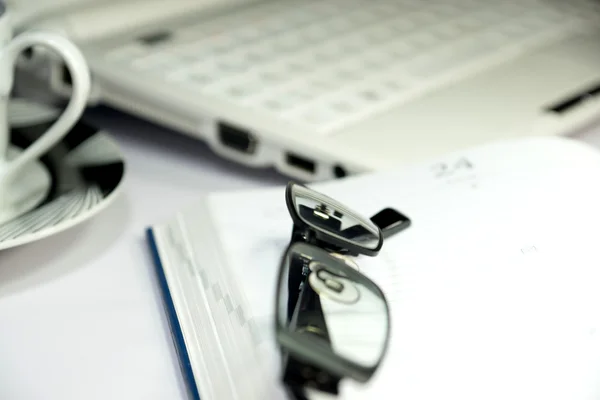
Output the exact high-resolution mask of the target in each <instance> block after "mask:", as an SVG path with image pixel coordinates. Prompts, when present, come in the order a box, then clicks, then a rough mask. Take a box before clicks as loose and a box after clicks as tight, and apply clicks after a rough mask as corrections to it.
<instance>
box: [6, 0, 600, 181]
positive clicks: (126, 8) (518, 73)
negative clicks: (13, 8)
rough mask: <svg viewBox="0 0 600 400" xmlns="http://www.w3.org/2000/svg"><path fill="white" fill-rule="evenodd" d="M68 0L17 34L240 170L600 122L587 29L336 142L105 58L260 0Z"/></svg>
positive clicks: (392, 158) (291, 168) (452, 84)
mask: <svg viewBox="0 0 600 400" xmlns="http://www.w3.org/2000/svg"><path fill="white" fill-rule="evenodd" d="M64 1H66V2H68V1H70V2H71V4H72V5H71V6H70V7H66V8H58V9H59V10H60V12H54V13H52V12H48V13H46V14H45V15H46V16H47V17H44V16H40V15H38V16H37V18H32V17H29V18H26V17H24V15H27V12H20V13H18V12H15V13H16V14H17V15H20V17H19V19H20V20H21V21H24V22H23V24H22V25H21V28H23V27H39V28H48V29H53V30H58V31H61V32H63V33H64V34H65V35H67V36H69V37H70V38H72V39H73V40H74V41H75V42H76V43H78V44H79V45H80V47H81V49H82V50H83V52H84V54H85V55H86V57H87V59H88V61H89V64H90V67H91V70H92V73H93V79H94V82H95V91H94V96H93V98H92V102H101V103H104V104H108V105H110V106H113V107H116V108H117V109H121V110H124V111H126V112H129V113H132V114H134V115H137V116H141V117H142V118H146V119H148V120H151V121H153V122H156V123H159V124H162V125H165V126H167V127H170V128H174V129H176V130H179V131H181V132H183V133H185V134H188V135H191V136H193V137H197V138H199V139H201V140H204V141H206V142H207V143H208V144H209V145H210V146H211V147H212V148H213V149H214V151H215V152H217V153H218V154H220V155H222V156H223V157H226V158H229V159H232V160H234V161H236V162H240V163H243V164H246V165H248V166H252V167H267V166H274V167H275V168H276V169H278V170H279V171H281V172H283V173H284V174H287V175H291V176H294V177H297V178H298V179H302V180H322V179H328V178H332V177H336V176H338V177H339V176H343V175H345V174H353V173H359V172H364V171H371V170H377V169H382V168H387V167H390V166H392V165H395V164H399V163H405V162H412V161H417V160H419V159H422V158H425V157H433V156H436V155H438V154H443V153H445V152H448V151H453V150H455V149H458V148H462V147H465V146H473V145H477V144H481V143H484V142H487V141H490V140H493V139H498V138H510V137H518V136H524V135H564V134H570V133H573V132H575V131H577V130H579V129H584V128H585V127H586V126H588V125H589V124H592V123H594V122H595V120H596V118H597V117H598V116H600V103H599V102H598V100H597V99H596V98H595V97H594V96H585V94H586V93H589V92H590V91H592V92H593V91H594V90H597V89H598V88H599V87H600V30H599V31H598V32H593V31H590V30H589V29H588V30H587V31H585V30H582V34H581V35H580V36H578V37H572V38H569V39H567V40H565V41H563V42H562V43H558V44H554V45H552V46H551V47H548V48H543V49H540V50H539V51H536V52H534V53H527V54H520V53H519V52H518V51H515V54H514V57H508V58H506V60H505V61H504V62H503V63H501V64H498V65H496V66H494V67H492V68H490V69H487V70H482V71H479V72H478V71H467V74H468V76H467V74H465V76H463V77H460V76H452V77H449V79H448V80H447V81H446V82H445V85H444V86H442V87H438V88H437V89H436V90H433V91H431V92H429V93H427V94H424V95H423V96H421V97H419V98H417V99H414V100H411V101H409V102H407V103H404V104H401V105H399V106H394V107H392V108H390V109H388V110H385V111H382V112H380V113H378V114H375V115H373V116H371V117H368V118H366V119H364V120H360V121H358V122H356V123H351V124H349V125H346V126H344V127H343V128H341V129H338V130H335V131H333V132H331V133H329V134H315V132H313V131H310V130H309V129H307V128H306V127H302V126H298V125H296V124H291V123H289V121H285V120H280V119H276V118H265V116H264V115H261V114H260V113H256V112H255V111H253V110H251V109H246V108H243V107H237V106H232V105H231V104H229V103H225V102H222V101H220V100H219V99H217V98H211V97H207V96H202V95H199V94H198V93H197V92H196V91H194V90H187V89H186V88H177V89H175V88H174V87H173V86H172V85H171V84H169V83H167V82H165V81H152V82H151V83H150V82H148V79H147V78H145V77H144V76H136V75H135V74H131V73H126V72H124V71H122V70H120V69H116V68H115V65H114V63H112V62H111V61H109V60H107V59H106V58H105V56H104V52H103V51H102V49H105V48H107V47H110V46H113V45H115V44H116V43H123V42H127V41H133V40H135V38H136V37H138V36H139V35H142V34H148V33H152V32H153V31H157V30H162V29H169V28H171V29H177V28H178V27H179V26H182V25H185V23H188V22H189V21H193V20H194V18H192V17H189V16H196V15H200V14H201V13H202V12H205V13H210V12H211V11H212V10H213V9H215V6H216V5H218V7H219V8H221V7H233V6H236V5H238V4H239V5H241V4H242V3H243V4H249V3H252V1H244V0H237V1H236V0H227V1H225V0H206V1H202V2H200V1H197V0H174V1H170V2H165V1H162V0H154V1H108V0H107V1H100V0H97V1H90V0H64ZM75 3H77V5H75ZM32 5H33V3H32ZM69 10H72V11H69ZM132 15H135V18H132ZM599 26H600V25H599ZM30 64H31V65H34V64H35V60H32V61H31V62H30ZM51 71H52V72H51V74H50V85H51V87H52V89H53V90H54V91H55V92H56V93H59V94H63V95H65V94H68V92H69V88H68V85H65V84H64V82H63V80H62V72H61V71H62V65H61V63H60V61H59V60H54V61H52V66H51ZM574 97H581V98H583V97H585V98H586V100H585V101H574V102H572V103H573V104H575V105H573V106H572V107H567V109H566V110H564V111H562V112H560V113H557V112H552V111H548V110H547V108H549V107H551V106H556V105H559V104H561V103H564V102H565V101H568V100H569V99H572V98H574ZM219 121H227V122H231V123H234V124H235V125H236V126H238V127H243V128H244V129H245V130H247V131H248V132H250V133H251V134H252V135H253V136H254V137H255V138H256V146H255V152H254V153H253V154H245V153H240V152H239V151H236V150H232V149H230V148H228V147H226V146H224V145H223V144H222V143H221V142H220V141H219V139H218V136H217V126H218V125H217V124H218V122H219ZM288 153H293V154H294V155H297V156H298V157H300V158H301V159H303V160H308V162H309V163H313V167H314V168H313V171H311V172H309V171H306V170H304V169H302V168H298V167H297V165H292V164H291V163H290V160H289V158H288V157H287V155H288Z"/></svg>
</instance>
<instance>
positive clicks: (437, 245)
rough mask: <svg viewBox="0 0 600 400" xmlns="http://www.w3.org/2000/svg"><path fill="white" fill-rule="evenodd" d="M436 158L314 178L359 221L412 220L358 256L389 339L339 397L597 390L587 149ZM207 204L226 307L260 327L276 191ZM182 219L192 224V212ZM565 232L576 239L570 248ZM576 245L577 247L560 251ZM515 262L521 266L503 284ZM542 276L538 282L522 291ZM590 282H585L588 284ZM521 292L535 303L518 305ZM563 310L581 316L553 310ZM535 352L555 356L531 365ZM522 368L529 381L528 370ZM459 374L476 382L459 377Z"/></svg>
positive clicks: (581, 394) (270, 281)
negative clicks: (563, 347)
mask: <svg viewBox="0 0 600 400" xmlns="http://www.w3.org/2000/svg"><path fill="white" fill-rule="evenodd" d="M457 156H460V157H457ZM449 160H456V164H452V162H451V161H443V163H445V165H463V166H462V167H460V168H456V169H454V170H452V168H447V167H444V168H440V163H441V162H440V161H437V162H435V163H432V164H428V165H421V166H416V167H414V168H412V169H410V168H408V169H405V170H403V171H402V172H398V171H396V172H390V173H386V174H377V175H371V176H368V177H361V178H353V179H348V180H345V181H339V182H333V183H327V184H321V185H314V187H315V188H316V189H318V190H321V191H323V192H324V193H326V194H328V195H330V196H332V197H334V198H336V199H338V200H340V201H342V202H344V203H346V204H348V205H349V206H351V207H352V208H354V209H355V210H357V211H359V212H361V213H364V214H365V215H372V214H374V213H375V212H377V211H378V210H379V209H381V208H382V207H388V206H392V207H396V208H397V209H399V210H400V211H402V212H404V213H405V214H406V215H408V216H409V217H410V218H411V219H412V220H413V226H412V227H411V228H410V229H409V230H407V231H405V232H403V233H402V234H401V235H399V236H397V237H395V238H392V239H390V240H388V241H387V242H386V243H385V244H384V248H383V250H382V252H381V253H380V255H379V256H378V257H376V258H369V257H359V260H358V262H359V264H360V266H361V271H362V272H363V273H365V274H366V275H368V276H370V277H371V278H372V279H373V280H375V281H376V282H377V283H378V284H379V285H380V286H381V287H382V289H383V291H384V292H385V293H386V296H387V297H388V300H389V301H390V304H391V307H392V310H391V311H392V319H393V320H392V329H393V330H392V332H393V336H392V339H391V343H392V345H391V346H390V351H389V353H388V355H387V357H386V360H385V363H384V365H383V367H382V368H381V370H380V372H379V373H378V374H377V376H376V377H375V378H374V379H373V381H372V382H371V383H370V384H368V385H364V386H357V385H353V384H352V383H346V384H345V386H346V392H345V395H346V397H344V398H354V397H356V398H364V395H365V394H366V393H364V391H365V390H367V391H368V395H369V396H371V395H375V394H378V395H383V394H384V393H385V392H387V391H389V390H390V385H392V384H393V385H394V391H395V393H398V394H401V395H402V396H401V397H403V398H407V399H426V398H440V396H442V395H443V396H442V397H447V396H448V395H449V393H453V394H455V395H456V397H457V398H462V399H471V398H472V399H480V398H498V399H500V398H511V399H518V398H523V399H526V398H527V399H531V398H542V397H539V396H542V395H543V398H546V399H552V398H556V399H563V398H565V399H566V398H580V399H591V398H595V397H594V396H596V397H597V396H598V395H599V393H598V391H597V388H596V387H595V386H593V387H592V386H590V385H591V383H590V382H592V381H590V379H591V378H590V376H592V375H593V374H594V373H597V372H600V367H599V365H600V364H599V360H600V354H599V353H598V352H596V349H598V345H597V343H596V342H597V340H598V339H597V338H596V337H595V336H594V335H590V333H589V332H592V331H594V330H595V329H596V324H597V322H598V321H596V320H595V319H594V318H592V317H590V316H589V315H591V314H594V312H595V313H596V314H598V312H597V311H598V310H597V309H595V308H590V305H597V304H600V298H598V297H597V296H598V295H597V294H596V292H597V291H596V290H591V289H590V287H591V286H590V287H587V288H586V287H585V282H583V283H582V277H588V278H594V279H595V278H596V275H594V274H593V273H592V271H591V270H590V268H591V265H592V264H590V263H593V261H600V255H598V254H596V250H595V246H593V243H592V241H594V239H595V238H594V235H593V229H592V228H595V227H596V226H598V223H599V222H600V216H599V215H598V210H597V209H598V207H595V205H596V204H600V197H599V195H598V194H596V190H595V188H594V187H593V186H592V185H590V184H589V183H590V182H594V181H598V177H599V176H600V162H599V157H598V155H597V154H596V153H595V152H592V151H591V150H589V149H588V148H584V147H580V146H579V145H577V144H572V143H570V142H569V143H566V142H563V141H554V139H552V140H549V141H543V140H542V141H541V143H540V141H537V142H536V141H530V142H528V141H522V142H520V143H519V145H515V144H510V143H507V144H504V145H499V146H495V147H494V146H491V147H487V148H483V149H479V150H477V151H476V150H473V151H472V152H470V153H469V152H465V153H464V154H462V155H460V154H459V155H453V156H452V157H450V158H449ZM464 160H468V162H464ZM461 163H462V164H461ZM440 171H445V172H448V171H451V172H452V173H440ZM456 171H458V172H456ZM207 201H208V204H209V207H210V210H211V219H212V221H213V224H214V227H215V228H216V235H217V236H218V238H219V241H220V243H221V247H222V248H223V249H227V251H226V252H225V254H224V257H225V263H226V265H227V268H228V269H230V270H231V271H232V272H233V275H235V276H236V277H237V281H238V283H239V285H240V286H241V288H242V292H243V294H242V296H243V297H245V299H243V300H240V301H243V302H247V304H248V309H249V310H250V311H249V312H250V313H251V314H252V317H253V318H254V319H255V320H257V321H261V322H260V324H259V325H260V327H261V329H266V330H268V329H272V324H271V321H272V318H273V310H274V299H275V293H274V290H275V281H276V273H277V267H278V263H279V260H280V258H281V255H282V252H283V250H284V249H285V246H286V245H287V243H288V240H289V235H290V232H291V221H290V219H289V216H288V214H287V210H286V208H285V203H284V192H283V189H267V190H260V191H253V192H245V193H243V194H240V193H221V194H214V195H211V196H209V198H208V200H207ZM563 213H564V214H565V215H568V216H569V218H564V217H562V216H563ZM185 219H186V220H188V221H189V222H190V223H193V221H194V216H193V214H192V211H190V212H189V214H185ZM197 222H198V223H199V221H197ZM566 232H584V233H583V234H582V235H581V236H582V237H581V238H578V241H577V242H570V241H569V240H568V239H569V238H570V235H569V234H568V233H566ZM585 232H589V234H585ZM586 241H587V242H586ZM580 244H582V246H583V247H584V249H586V252H581V251H582V250H580V249H578V250H577V251H574V247H577V246H579V245H580ZM574 253H575V256H574V255H573V254H574ZM590 260H591V261H590ZM573 262H575V263H578V265H580V267H579V268H580V269H579V270H578V271H577V274H575V275H568V274H567V275H565V269H564V265H565V264H572V263H573ZM506 266H510V269H507V267H506ZM542 269H544V270H548V269H550V270H551V271H552V272H553V274H550V275H547V274H546V275H544V274H542V273H541V270H542ZM522 270H525V271H526V273H525V274H524V275H523V276H520V277H519V279H515V276H519V275H518V273H519V272H517V271H522ZM542 278H543V279H545V280H546V281H544V282H543V283H544V285H542V286H539V285H536V282H537V281H536V280H539V279H542ZM568 279H571V281H570V284H571V286H568V287H569V288H570V289H569V290H570V292H569V294H570V295H574V294H577V296H574V297H568V296H567V297H568V298H570V299H572V300H569V301H571V303H569V302H565V296H560V297H557V296H556V291H559V289H558V287H559V285H560V284H564V283H565V282H567V281H568ZM594 279H592V280H591V281H590V282H594V284H596V283H600V280H594ZM561 290H564V288H563V289H561ZM578 291H581V293H578ZM506 292H510V293H512V294H513V295H512V296H506ZM532 294H533V295H534V296H537V298H539V299H543V300H544V301H542V300H538V302H537V303H536V301H528V300H527V299H528V297H527V296H530V295H532ZM507 301H508V303H506V302H507ZM548 302H555V303H556V307H557V309H558V310H562V313H560V314H557V315H546V314H543V313H542V314H539V313H538V314H536V304H537V305H538V306H539V307H541V306H542V305H543V304H546V305H547V304H549V303H548ZM522 304H525V306H521V305H522ZM559 305H562V306H561V307H562V308H559ZM576 306H577V307H578V308H575V309H580V310H581V313H582V314H576V316H572V315H571V314H569V312H567V311H566V310H572V309H573V307H576ZM546 307H547V306H546ZM507 310H510V311H511V312H510V313H509V312H508V311H507ZM586 312H587V314H585V313H586ZM503 313H505V314H503ZM534 316H535V318H534ZM584 316H585V318H591V319H589V321H588V320H586V321H587V322H589V324H587V322H586V324H587V325H589V327H588V326H587V325H586V324H583V325H582V324H581V321H582V320H585V318H584ZM569 318H570V319H569ZM574 318H579V319H575V320H574V321H578V322H579V324H578V325H577V324H575V323H574V324H571V325H572V326H574V327H573V328H572V329H570V328H569V327H570V326H571V325H567V326H566V327H564V326H562V325H561V326H557V325H556V323H557V322H556V321H570V320H573V319H574ZM473 321H481V324H474V323H473ZM584 325H585V326H584ZM519 326H521V327H525V328H526V329H521V330H519V329H518V327H519ZM588 328H589V329H588ZM523 331H525V332H527V333H528V334H523ZM356 333H357V334H368V332H360V331H358V330H357V332H356ZM542 333H543V334H544V335H543V336H542ZM549 333H551V334H549ZM528 335H529V336H528ZM536 335H537V336H536ZM265 338H268V333H265ZM482 338H483V339H482ZM538 338H541V339H538ZM566 338H568V339H569V340H575V342H577V343H583V344H581V346H580V347H577V346H574V347H571V348H568V349H567V350H568V351H565V352H564V354H559V353H557V352H556V351H554V352H553V351H550V350H551V349H550V348H549V346H550V345H551V344H552V343H557V342H559V341H561V340H562V341H563V342H565V340H567V339H566ZM484 339H485V340H488V341H489V342H486V341H482V340H484ZM492 339H493V340H492ZM509 339H510V340H509ZM478 340H479V342H478ZM591 341H593V343H592V342H591ZM494 343H502V346H494V345H493V344H494ZM565 343H571V342H569V341H566V342H565ZM534 345H535V346H534ZM507 346H508V347H507ZM511 346H512V347H511ZM490 349H491V350H490ZM475 350H477V351H475ZM584 350H585V351H584ZM273 352H274V353H273V354H271V355H269V356H268V357H270V358H272V359H274V360H275V359H276V356H277V354H276V352H275V349H274V347H273ZM544 354H552V356H553V357H558V360H559V361H560V362H558V361H557V362H555V363H551V362H550V361H551V360H547V361H548V362H543V363H540V360H545V359H544V358H540V357H542V356H543V355H544ZM511 357H512V358H511ZM546 357H548V356H546ZM517 361H518V362H517ZM555 361H556V360H555ZM432 364H433V367H432ZM557 364H558V365H557ZM540 365H541V366H544V365H547V366H548V367H547V368H545V369H544V368H542V369H540V368H539V367H540ZM493 366H496V369H493V368H492V367H493ZM567 366H568V367H567ZM535 368H537V370H536V371H537V375H536V374H534V373H531V370H532V369H534V370H535ZM527 371H529V373H527ZM473 376H476V377H477V381H478V382H479V384H474V383H473V382H471V380H472V377H473ZM499 376H503V377H504V378H503V379H505V386H504V387H503V388H501V389H503V390H504V391H502V390H499V389H498V390H496V392H495V393H490V392H489V387H490V385H492V386H493V385H496V386H497V385H498V383H499V380H498V377H499ZM596 376H600V375H598V374H597V375H596ZM548 377H551V378H552V380H551V381H550V383H548V382H546V381H547V380H548ZM536 379H537V381H536ZM542 381H544V382H546V383H544V385H542ZM432 382H436V384H432ZM533 390H535V391H536V392H532V391H533ZM567 394H568V395H569V396H575V397H569V396H567ZM361 396H362V397H361ZM507 396H508V397H507ZM532 396H533V397H532ZM565 396H567V397H565Z"/></svg>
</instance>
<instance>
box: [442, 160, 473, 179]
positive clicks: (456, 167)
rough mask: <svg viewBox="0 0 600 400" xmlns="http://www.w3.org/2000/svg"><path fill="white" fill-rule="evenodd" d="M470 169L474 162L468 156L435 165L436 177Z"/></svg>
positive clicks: (448, 175)
mask: <svg viewBox="0 0 600 400" xmlns="http://www.w3.org/2000/svg"><path fill="white" fill-rule="evenodd" d="M470 169H473V164H472V163H471V162H470V161H469V160H467V159H466V158H461V159H459V160H457V161H455V162H453V163H439V164H436V165H434V167H433V171H434V174H435V177H436V178H443V177H450V176H452V175H454V174H455V173H457V172H460V171H462V170H470Z"/></svg>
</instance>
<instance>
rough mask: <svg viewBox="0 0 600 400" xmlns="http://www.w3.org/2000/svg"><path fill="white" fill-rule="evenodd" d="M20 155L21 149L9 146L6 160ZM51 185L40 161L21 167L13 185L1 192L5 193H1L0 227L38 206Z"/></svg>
mask: <svg viewBox="0 0 600 400" xmlns="http://www.w3.org/2000/svg"><path fill="white" fill-rule="evenodd" d="M21 153H22V149H20V148H18V147H16V146H12V145H11V146H9V148H8V152H7V156H8V160H9V161H10V160H13V159H15V158H16V157H17V156H19V154H21ZM51 185H52V178H51V177H50V173H49V172H48V170H47V169H46V167H45V166H44V164H43V163H41V162H40V161H38V160H36V161H35V162H31V163H29V164H27V165H26V166H25V167H23V169H22V170H21V171H20V172H19V174H18V175H17V177H16V178H15V179H14V183H13V184H11V185H9V187H8V189H5V190H3V191H5V193H2V197H3V198H4V200H3V202H4V203H3V204H2V208H0V226H1V225H2V224H3V223H5V222H7V221H10V220H13V219H15V218H17V217H19V216H20V215H23V214H24V213H26V212H28V211H31V210H32V209H34V208H35V207H37V206H38V205H40V203H41V202H42V201H44V199H45V198H46V197H47V196H48V192H49V191H50V186H51Z"/></svg>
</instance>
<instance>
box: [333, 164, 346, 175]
mask: <svg viewBox="0 0 600 400" xmlns="http://www.w3.org/2000/svg"><path fill="white" fill-rule="evenodd" d="M333 175H335V177H336V178H343V177H345V176H346V175H348V173H347V172H346V169H345V168H344V167H342V166H341V165H336V166H334V167H333Z"/></svg>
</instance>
